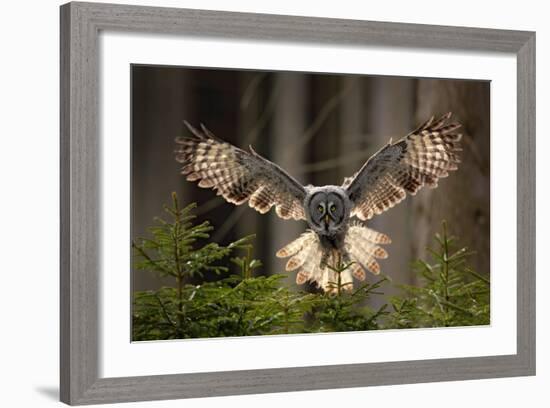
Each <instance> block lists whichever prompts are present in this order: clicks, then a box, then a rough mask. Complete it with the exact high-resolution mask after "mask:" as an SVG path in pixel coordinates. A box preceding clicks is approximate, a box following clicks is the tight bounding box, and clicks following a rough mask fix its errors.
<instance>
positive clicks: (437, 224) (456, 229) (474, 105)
mask: <svg viewBox="0 0 550 408" xmlns="http://www.w3.org/2000/svg"><path fill="white" fill-rule="evenodd" d="M489 87H490V84H489V82H485V81H479V82H474V81H459V80H457V81H449V80H445V81H443V80H420V81H418V93H417V113H416V118H417V122H422V121H424V120H426V119H427V118H429V117H430V116H431V115H436V116H437V115H442V114H444V113H446V112H448V111H452V112H453V117H452V119H453V120H456V121H459V122H460V123H462V125H463V127H462V129H461V131H462V133H463V139H462V148H463V152H462V153H461V159H462V163H461V164H459V169H458V170H457V171H456V172H451V173H450V174H449V177H448V178H446V179H442V180H440V181H439V187H438V188H436V189H434V190H431V189H427V188H426V189H423V191H421V192H419V193H418V195H417V196H416V197H415V199H414V200H412V207H413V211H414V214H415V219H416V220H417V221H416V223H417V227H416V228H415V234H414V235H415V237H414V239H413V242H412V243H413V253H414V256H415V257H419V258H422V259H426V258H427V255H428V254H427V251H426V247H428V246H433V235H434V233H435V232H437V231H440V230H441V221H442V220H443V219H446V220H447V222H448V225H449V231H450V233H452V235H455V236H457V237H458V238H459V241H458V242H459V244H460V245H461V246H467V247H469V248H470V249H472V250H474V251H476V254H475V255H474V257H473V258H472V259H471V260H472V266H473V267H474V268H475V269H476V271H478V272H479V273H484V274H488V273H489V265H490V252H489V251H490V233H489V231H490V205H489V204H490V201H489V200H490V189H489V188H487V187H488V186H489V185H490V184H489V182H490V139H489V137H490V119H489V118H490V112H489V110H490V100H489V99H490V93H489Z"/></svg>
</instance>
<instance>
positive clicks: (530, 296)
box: [60, 2, 535, 405]
mask: <svg viewBox="0 0 550 408" xmlns="http://www.w3.org/2000/svg"><path fill="white" fill-rule="evenodd" d="M60 13H61V14H60V17H61V43H60V51H61V61H60V62H61V71H60V76H61V88H60V93H61V107H60V133H61V145H60V148H61V192H60V194H61V195H60V201H61V209H60V210H61V212H60V215H61V236H60V239H61V254H60V257H61V269H60V277H61V278H60V293H61V299H60V321H61V324H60V336H61V337H60V339H61V341H60V397H61V401H63V402H65V403H67V404H70V405H80V404H96V403H114V402H128V401H143V400H155V399H176V398H195V397H207V396H222V395H236V394H254V393H269V392H282V391H301V390H315V389H328V388H349V387H365V386H374V385H390V384H405V383H420V382H434V381H452V380H467V379H481V378H496V377H511V376H526V375H534V374H535V33H533V32H526V31H508V30H494V29H482V28H462V27H445V26H433V25H418V24H403V23H382V22H370V21H356V20H340V19H326V18H312V17H295V16H282V15H265V14H249V13H235V12H219V11H205V10H190V9H174V8H158V7H143V6H130V5H114V4H95V3H79V2H77V3H68V4H66V5H63V6H61V9H60ZM102 30H113V31H125V32H127V31H131V32H138V33H145V34H151V35H153V34H172V35H181V36H200V37H224V38H230V39H240V40H265V41H273V40H277V41H287V42H305V43H313V44H331V45H347V46H349V45H352V46H357V47H360V46H367V45H376V46H383V47H404V48H426V49H444V50H468V51H479V52H505V53H513V54H515V55H516V58H517V214H518V218H517V353H516V354H513V355H501V356H484V357H467V358H444V359H433V360H416V361H396V362H382V363H358V364H343V365H329V366H307V367H292V368H270V369H261V370H239V371H222V372H211V373H193V374H190V373H188V374H174V375H151V376H139V377H137V376H136V377H117V378H102V377H100V376H99V372H100V367H99V352H100V350H99V346H98V331H99V311H98V302H99V301H100V293H99V269H100V242H99V238H100V230H99V222H98V220H99V215H100V214H99V209H100V206H99V205H98V200H99V196H100V184H99V183H100V177H99V171H98V163H99V162H100V161H101V149H100V146H99V136H98V135H99V129H100V124H99V120H98V117H99V100H100V98H99V86H98V84H99V63H98V61H99V40H98V37H99V33H100V31H102Z"/></svg>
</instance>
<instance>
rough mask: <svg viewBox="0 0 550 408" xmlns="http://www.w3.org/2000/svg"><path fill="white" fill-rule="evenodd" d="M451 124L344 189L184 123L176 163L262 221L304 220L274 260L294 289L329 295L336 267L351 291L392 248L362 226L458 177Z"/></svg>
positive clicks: (423, 130) (419, 135)
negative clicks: (281, 261) (306, 287)
mask: <svg viewBox="0 0 550 408" xmlns="http://www.w3.org/2000/svg"><path fill="white" fill-rule="evenodd" d="M450 116H451V113H450V112H449V113H448V114H446V115H444V116H443V117H441V118H440V119H438V120H434V117H432V118H431V119H429V120H428V121H427V122H425V123H423V124H422V125H420V126H419V127H418V128H417V129H416V130H414V131H413V132H411V133H409V134H408V135H406V136H405V137H403V138H402V139H400V140H399V141H397V142H395V143H392V141H391V140H390V141H389V143H388V144H387V145H385V146H384V147H382V148H381V149H380V150H379V151H378V152H377V153H375V154H374V155H373V156H371V157H370V158H369V159H368V160H367V161H366V162H365V164H364V165H363V167H361V169H360V170H359V171H358V172H357V173H355V175H354V176H353V177H350V178H346V179H345V180H344V183H343V184H342V185H341V186H332V185H326V186H322V187H315V186H311V185H308V186H303V185H302V184H300V183H299V182H298V181H297V180H296V179H294V178H293V177H292V176H290V175H289V174H288V173H287V172H285V171H284V170H283V169H282V168H281V167H279V166H278V165H276V164H275V163H273V162H271V161H269V160H267V159H266V158H264V157H262V156H261V155H259V154H258V153H256V152H255V151H254V149H253V148H252V147H251V146H250V147H249V149H250V151H249V152H247V151H245V150H242V149H239V148H238V147H235V146H233V145H231V144H229V143H227V142H224V141H223V140H220V139H218V138H217V137H216V136H214V135H213V134H212V133H211V132H210V131H209V130H208V129H207V128H206V127H205V126H204V125H201V130H198V129H195V128H194V127H193V126H191V125H190V124H188V123H187V122H185V124H186V126H187V127H188V128H189V130H190V132H191V133H192V134H193V136H192V137H180V138H178V139H176V143H177V149H176V160H177V161H178V162H180V163H181V164H182V169H181V173H182V174H184V175H186V176H187V177H186V178H187V180H189V181H198V182H199V183H198V185H199V187H203V188H212V189H213V190H215V191H216V192H217V194H218V195H221V196H222V197H223V198H225V200H227V201H228V202H230V203H233V204H235V205H240V204H243V203H244V202H246V201H248V205H249V206H250V207H252V208H254V209H256V210H257V211H259V212H260V213H262V214H264V213H266V212H267V211H269V209H270V208H271V207H273V206H274V207H275V212H276V213H277V215H278V216H279V217H281V218H283V219H285V220H286V219H290V218H292V219H294V220H306V221H307V223H308V225H309V228H310V229H309V230H307V231H306V232H304V233H303V234H302V235H301V236H300V237H298V238H297V239H296V240H294V241H292V242H290V243H289V244H288V245H286V246H285V247H284V248H282V249H281V250H279V251H278V252H277V256H278V257H281V258H286V257H291V258H290V259H289V260H288V262H287V264H286V270H287V271H294V270H298V272H297V275H296V283H297V284H303V283H305V282H306V281H312V282H314V283H316V284H317V286H319V287H321V288H322V289H323V290H325V291H329V292H330V291H333V290H334V287H335V286H334V285H335V284H334V282H336V279H337V276H336V272H335V271H334V270H333V269H334V268H337V267H338V265H342V264H346V265H350V266H349V267H348V268H347V269H345V270H344V271H343V272H341V274H340V278H341V281H340V283H341V285H344V287H346V288H351V287H353V277H355V278H356V279H358V280H364V279H365V276H366V275H365V271H367V270H368V271H370V272H372V273H373V274H379V273H380V266H379V264H378V262H377V261H376V259H377V258H379V259H382V258H386V257H387V256H388V254H387V252H386V251H385V250H384V249H383V248H382V247H381V246H380V244H389V243H390V242H391V241H390V238H389V237H388V236H387V235H385V234H382V233H380V232H376V231H374V230H372V229H370V228H367V227H366V225H364V224H363V223H362V222H361V221H366V220H369V219H371V218H372V217H373V216H374V215H378V214H381V213H382V212H384V211H386V210H387V209H389V208H391V207H393V206H394V205H396V204H397V203H399V202H400V201H402V200H404V199H405V197H406V195H407V193H409V194H412V195H414V194H416V192H417V191H418V190H419V189H420V187H422V186H424V185H426V186H428V187H431V188H435V187H437V182H438V179H439V178H442V177H446V176H447V175H448V172H449V171H451V170H456V169H457V164H458V163H459V162H460V159H459V157H458V152H460V151H461V148H460V139H461V137H462V135H461V134H460V133H456V132H455V131H456V129H458V128H459V127H460V126H461V125H460V124H459V123H448V119H449V118H450ZM352 217H357V218H358V219H359V220H353V221H352ZM327 265H328V266H329V267H327Z"/></svg>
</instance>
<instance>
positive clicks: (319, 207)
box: [317, 205, 325, 213]
mask: <svg viewBox="0 0 550 408" xmlns="http://www.w3.org/2000/svg"><path fill="white" fill-rule="evenodd" d="M317 211H319V212H320V213H322V212H323V211H325V209H324V208H323V206H322V205H320V206H318V207H317Z"/></svg>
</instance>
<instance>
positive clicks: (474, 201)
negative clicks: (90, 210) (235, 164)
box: [131, 65, 490, 294]
mask: <svg viewBox="0 0 550 408" xmlns="http://www.w3.org/2000/svg"><path fill="white" fill-rule="evenodd" d="M131 70H132V96H131V98H132V235H133V236H132V238H135V237H139V236H147V227H149V226H151V225H152V224H153V217H155V216H158V215H162V205H163V204H164V203H169V202H170V194H171V192H172V191H176V192H177V193H178V195H179V197H180V200H181V201H182V204H188V203H190V202H197V204H198V206H199V207H198V209H197V211H196V214H197V215H198V216H199V217H198V221H199V222H200V221H203V220H209V221H210V222H211V223H212V224H213V225H214V227H215V230H214V234H213V235H212V237H211V239H212V240H213V241H216V242H219V243H220V244H227V243H229V242H231V241H233V240H235V239H237V238H240V237H242V236H244V235H248V234H251V233H254V234H256V235H257V238H256V240H255V250H254V257H255V258H259V259H261V260H262V262H263V264H264V267H263V268H262V270H261V273H264V274H272V273H281V272H284V264H285V262H286V260H280V259H278V258H276V257H275V252H276V251H277V250H278V249H279V248H281V247H282V246H283V245H285V244H286V243H288V242H289V241H291V240H293V239H295V238H296V237H297V236H298V235H299V234H300V233H302V232H303V231H304V230H305V229H306V228H307V225H306V223H305V222H302V221H300V222H297V221H292V220H289V221H284V220H281V219H279V218H278V217H277V216H276V215H275V213H274V210H273V209H272V210H271V211H270V212H269V213H267V214H265V215H261V214H259V213H257V212H256V211H255V210H253V209H251V208H249V207H248V205H242V206H239V207H235V206H234V205H232V204H228V203H226V202H225V201H224V200H223V199H222V198H220V197H216V195H215V193H214V192H213V191H212V190H210V189H201V188H198V187H197V186H196V183H191V182H188V181H186V180H185V178H184V177H183V176H181V175H180V174H179V169H180V165H179V164H178V163H177V162H176V161H175V160H174V148H175V143H174V139H175V138H176V137H177V136H181V135H185V134H187V133H186V132H187V130H186V129H185V127H184V125H183V120H184V119H185V120H187V121H189V122H190V123H191V124H194V125H195V126H197V125H198V124H199V123H201V122H202V123H204V124H205V125H206V126H207V127H208V128H209V129H210V130H211V131H212V132H213V133H214V134H215V135H217V136H218V137H220V138H222V139H224V140H226V141H228V142H231V143H233V144H235V145H236V146H239V147H241V148H246V147H247V146H248V145H253V147H254V149H255V150H256V151H258V152H259V153H260V154H262V155H263V156H265V157H267V158H269V159H270V160H272V161H274V162H276V163H277V164H279V165H280V166H282V167H283V168H284V169H285V170H287V171H288V172H289V173H290V174H291V175H293V176H294V177H296V178H297V179H298V180H299V181H300V182H302V183H303V184H313V185H324V184H341V183H342V182H343V179H344V177H346V176H351V175H353V174H354V173H355V172H356V171H357V170H358V169H359V168H360V167H361V165H362V164H363V163H364V162H365V160H366V159H367V158H368V157H369V156H370V155H371V154H373V153H375V152H376V151H377V150H378V149H380V148H381V147H382V146H383V145H384V144H386V143H387V142H388V140H389V138H390V137H393V139H394V140H396V139H398V138H400V137H402V136H404V135H405V134H407V133H408V132H410V131H411V130H413V129H414V128H415V127H416V126H417V125H418V124H419V123H420V122H422V121H425V120H426V119H428V118H429V117H430V116H432V115H436V116H438V115H442V114H444V113H446V112H448V111H452V112H453V118H454V119H455V120H458V121H460V122H461V123H463V125H464V127H463V133H464V137H463V148H464V151H463V153H462V164H461V165H460V166H459V170H458V171H456V172H451V174H450V175H449V177H448V178H446V179H442V180H440V182H439V187H438V188H437V189H435V190H430V189H427V188H425V189H423V190H421V191H420V192H419V193H418V194H417V195H416V196H415V197H408V198H407V199H406V200H404V201H403V202H402V203H400V204H399V205H398V206H396V207H394V208H393V209H390V210H389V211H387V212H386V213H384V214H382V215H380V216H377V217H375V218H374V219H373V220H371V221H370V222H369V223H368V225H369V226H370V227H372V228H374V229H376V230H378V231H380V232H383V233H386V234H388V235H389V236H390V237H391V238H392V241H393V242H392V244H391V245H389V246H388V247H387V248H386V249H387V250H388V252H389V255H390V256H389V258H388V259H386V260H382V261H381V262H380V265H381V268H382V273H385V274H387V275H389V277H391V278H392V280H393V281H394V282H395V283H415V279H416V278H415V276H414V274H412V273H411V268H410V262H411V261H412V260H414V259H416V258H418V257H421V258H424V259H426V258H427V253H426V246H428V245H432V238H433V234H434V233H435V232H436V231H439V230H440V228H441V221H442V220H443V219H446V220H447V221H448V224H449V229H450V231H451V232H452V233H453V234H454V235H457V236H458V237H459V238H460V243H461V244H463V245H465V246H468V247H470V248H471V249H473V250H475V251H476V253H477V254H476V255H475V256H474V258H473V259H472V261H473V265H472V266H473V267H474V268H475V269H476V270H477V271H478V272H480V273H483V274H488V273H489V260H490V256H489V255H490V253H489V242H490V241H489V231H490V224H489V222H490V206H489V197H490V188H489V187H490V186H489V176H490V174H489V170H490V162H489V160H490V137H489V135H490V133H489V132H490V128H489V126H490V83H489V82H487V81H469V80H468V81H465V80H444V79H417V78H405V77H374V76H365V75H333V74H309V73H295V72H261V71H243V70H226V69H201V68H184V67H161V66H143V65H132V67H131ZM294 275H295V272H293V273H292V278H291V279H289V280H288V282H294ZM132 279H133V288H134V290H147V289H156V288H158V287H160V286H163V285H165V284H170V282H169V280H168V279H169V278H165V280H163V279H160V278H158V277H156V276H155V275H153V274H150V273H147V272H144V271H132ZM367 279H370V280H371V281H372V279H373V275H367ZM385 292H386V293H387V294H391V293H394V289H386V290H385Z"/></svg>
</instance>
